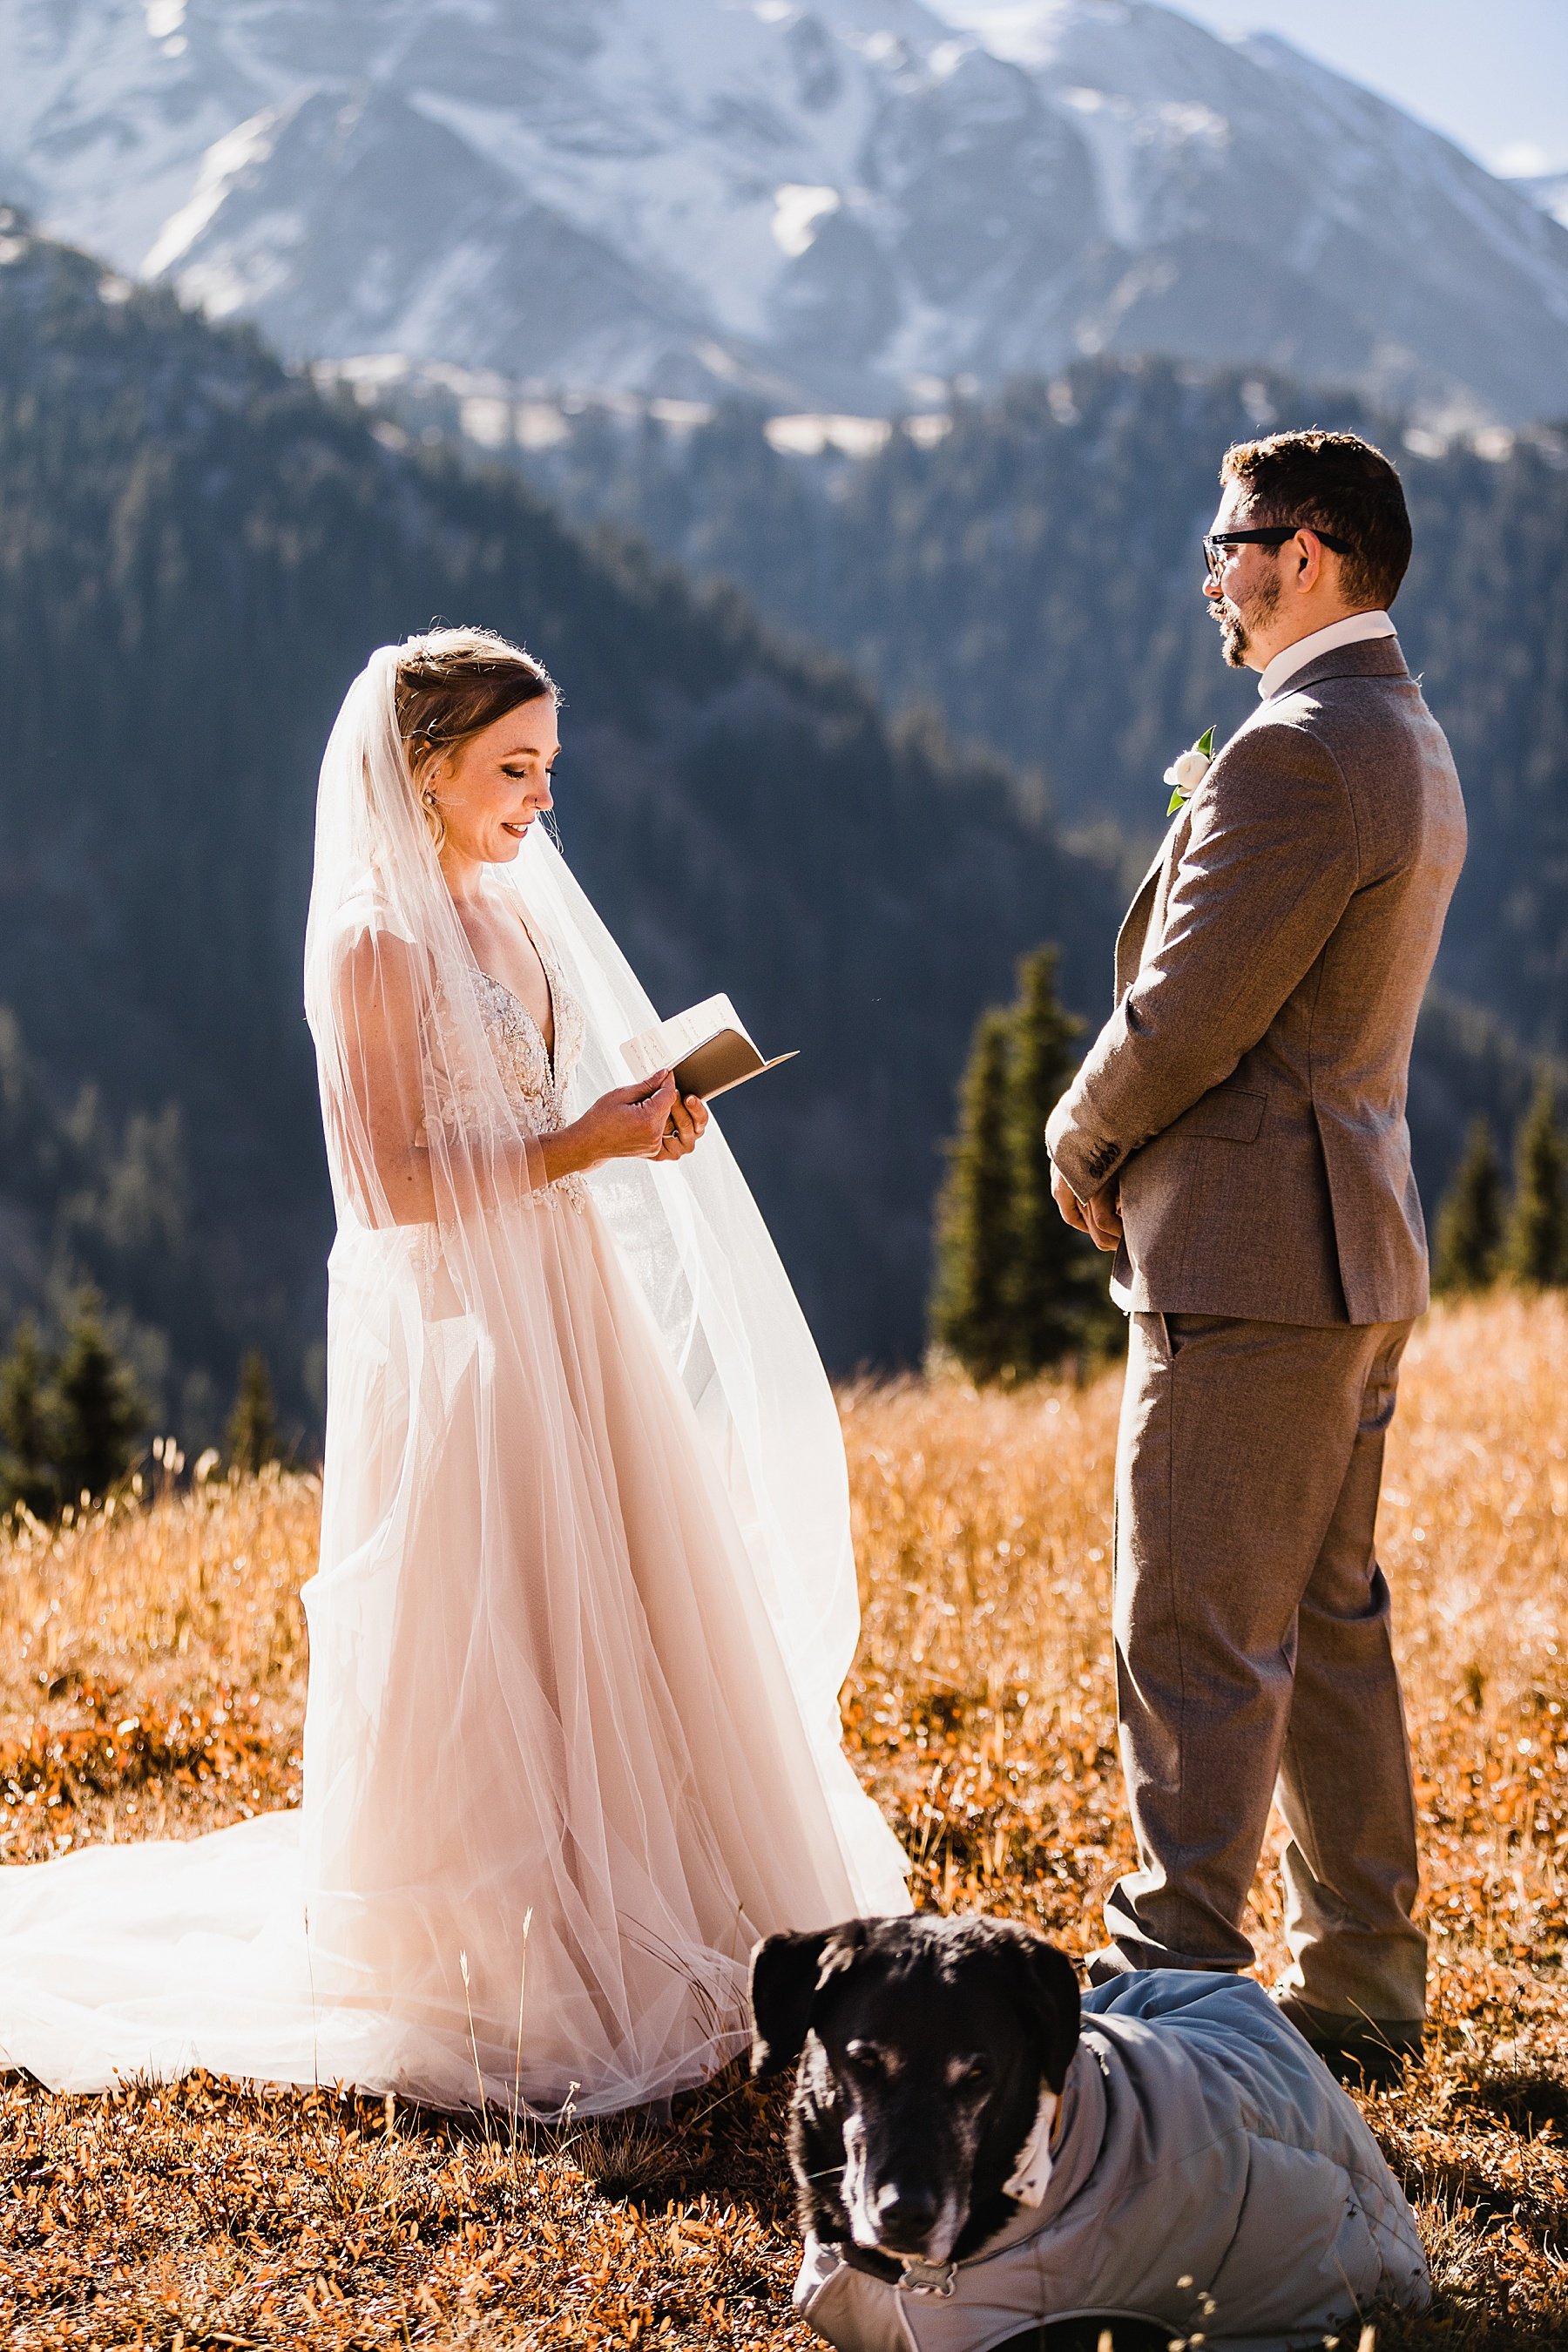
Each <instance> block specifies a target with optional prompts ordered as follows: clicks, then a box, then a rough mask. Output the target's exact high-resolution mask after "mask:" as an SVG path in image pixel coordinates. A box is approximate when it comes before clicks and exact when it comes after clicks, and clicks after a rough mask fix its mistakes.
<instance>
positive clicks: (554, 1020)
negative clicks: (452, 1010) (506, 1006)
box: [474, 908, 561, 1086]
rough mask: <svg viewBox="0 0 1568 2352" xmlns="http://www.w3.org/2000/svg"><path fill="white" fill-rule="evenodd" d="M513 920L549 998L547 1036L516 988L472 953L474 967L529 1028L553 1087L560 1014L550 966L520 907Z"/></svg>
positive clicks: (559, 1035) (559, 1040)
mask: <svg viewBox="0 0 1568 2352" xmlns="http://www.w3.org/2000/svg"><path fill="white" fill-rule="evenodd" d="M517 919H518V921H519V922H520V923H521V926H522V932H523V937H524V938H525V939H526V940H527V941H528V944H529V946H530V947H531V949H532V950H533V952H534V954H535V955H536V956H537V957H538V958H539V969H540V971H542V973H543V974H544V993H545V996H546V998H547V999H548V1000H549V1004H550V1034H549V1036H548V1037H546V1035H545V1034H544V1032H543V1030H542V1028H541V1026H540V1024H539V1023H538V1022H537V1021H536V1020H535V1018H534V1016H533V1014H532V1013H531V1012H530V1011H529V1009H528V1007H527V1005H526V1004H525V1003H523V1001H522V999H521V996H520V995H519V994H518V992H517V991H516V989H515V988H509V987H508V986H507V984H506V982H505V981H504V980H498V979H497V978H496V976H495V974H494V972H493V971H486V970H485V968H484V966H483V964H482V963H481V962H480V961H479V958H478V956H475V958H474V970H475V971H477V972H478V973H479V978H480V979H481V980H488V981H489V984H490V986H491V987H492V988H499V989H500V992H501V994H502V995H503V996H506V997H510V1000H511V1002H512V1003H513V1004H515V1005H516V1007H517V1009H518V1011H519V1012H520V1013H521V1015H522V1017H523V1019H524V1020H525V1021H526V1022H527V1024H528V1025H529V1027H530V1028H531V1030H532V1032H533V1034H534V1035H535V1036H536V1037H537V1038H538V1040H539V1042H540V1044H541V1045H542V1046H543V1048H544V1059H545V1062H546V1064H547V1065H548V1066H549V1070H550V1083H551V1085H552V1086H554V1085H556V1084H557V1080H556V1076H555V1048H556V1047H557V1045H559V1044H560V1043H561V1013H560V1008H559V1006H558V1005H557V1004H556V1002H555V983H554V982H553V981H552V979H551V977H550V966H549V965H548V963H546V961H545V960H544V950H543V949H542V947H541V946H540V944H539V941H538V940H536V939H535V938H534V936H533V932H532V930H531V928H530V926H529V922H528V919H527V917H526V916H525V915H524V914H523V913H522V911H521V908H519V909H518V917H517Z"/></svg>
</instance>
